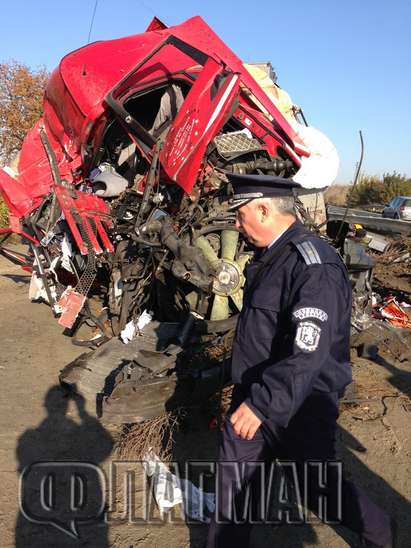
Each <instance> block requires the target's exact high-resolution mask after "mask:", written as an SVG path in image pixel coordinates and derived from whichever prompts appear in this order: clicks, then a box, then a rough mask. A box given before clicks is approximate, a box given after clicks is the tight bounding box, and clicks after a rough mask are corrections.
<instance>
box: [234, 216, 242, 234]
mask: <svg viewBox="0 0 411 548" xmlns="http://www.w3.org/2000/svg"><path fill="white" fill-rule="evenodd" d="M235 227H236V229H237V230H240V231H241V223H240V221H239V220H238V218H236V220H235Z"/></svg>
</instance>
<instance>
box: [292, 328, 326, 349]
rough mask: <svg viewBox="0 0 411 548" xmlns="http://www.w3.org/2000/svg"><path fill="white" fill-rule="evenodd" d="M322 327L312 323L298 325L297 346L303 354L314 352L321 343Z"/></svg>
mask: <svg viewBox="0 0 411 548" xmlns="http://www.w3.org/2000/svg"><path fill="white" fill-rule="evenodd" d="M320 335H321V327H319V326H318V325H316V324H315V323H312V322H305V321H304V322H301V323H299V324H298V328H297V333H296V335H295V344H296V345H297V346H298V348H300V349H301V350H302V351H303V352H314V351H315V350H317V348H318V344H319V342H320Z"/></svg>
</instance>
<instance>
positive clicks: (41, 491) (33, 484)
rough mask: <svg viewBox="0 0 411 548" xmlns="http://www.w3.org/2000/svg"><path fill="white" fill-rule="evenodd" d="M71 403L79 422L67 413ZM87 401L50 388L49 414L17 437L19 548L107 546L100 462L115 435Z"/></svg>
mask: <svg viewBox="0 0 411 548" xmlns="http://www.w3.org/2000/svg"><path fill="white" fill-rule="evenodd" d="M70 402H73V403H74V405H75V406H76V409H77V420H73V419H72V418H70V417H68V416H67V411H68V407H69V403H70ZM84 404H85V402H84V398H82V397H81V396H79V395H78V394H74V393H67V392H65V391H64V390H63V389H62V388H61V387H60V386H57V385H56V386H52V387H51V388H50V389H49V390H48V392H47V394H46V397H45V401H44V406H45V408H46V411H47V417H46V418H45V419H44V420H43V421H42V422H41V423H40V424H39V425H38V426H37V428H34V429H30V430H27V431H26V432H24V433H23V434H22V436H21V437H20V439H19V441H18V445H17V449H16V456H17V461H18V472H19V474H20V498H19V502H20V505H19V508H20V512H19V514H18V516H17V521H16V528H15V546H16V548H27V547H28V546H30V548H48V547H50V548H55V547H59V548H65V547H66V546H67V547H70V548H73V547H74V546H87V547H88V548H105V547H107V548H108V546H109V541H108V526H107V524H106V523H105V522H104V519H103V513H104V509H105V506H104V500H105V482H104V476H103V475H102V472H101V471H100V470H99V469H98V468H97V467H96V465H99V464H100V463H102V462H103V461H104V460H105V459H106V458H107V457H108V456H109V455H110V453H111V450H112V447H113V439H112V437H111V436H110V434H109V433H108V432H107V431H106V430H105V428H104V427H103V426H102V425H101V424H100V422H99V421H98V420H97V419H96V418H94V417H92V416H90V415H89V414H88V413H87V412H86V410H85V407H84Z"/></svg>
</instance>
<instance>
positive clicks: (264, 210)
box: [258, 203, 270, 223]
mask: <svg viewBox="0 0 411 548" xmlns="http://www.w3.org/2000/svg"><path fill="white" fill-rule="evenodd" d="M258 213H259V219H260V221H261V222H262V223H265V222H266V221H267V220H268V218H269V215H270V210H269V208H268V207H267V205H266V204H264V203H262V204H258Z"/></svg>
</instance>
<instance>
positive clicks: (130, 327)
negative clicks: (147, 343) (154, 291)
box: [120, 310, 153, 344]
mask: <svg viewBox="0 0 411 548" xmlns="http://www.w3.org/2000/svg"><path fill="white" fill-rule="evenodd" d="M152 319H153V316H152V315H151V314H150V313H149V312H147V310H144V311H143V312H142V313H141V314H140V316H139V317H138V318H137V321H136V320H130V321H129V322H128V324H127V325H126V326H125V328H124V329H123V330H122V331H121V333H120V337H121V340H122V341H123V343H124V344H128V343H129V342H130V341H132V340H133V339H134V337H135V335H136V332H140V331H142V330H143V329H144V327H145V326H146V325H148V324H149V323H150V322H151V320H152Z"/></svg>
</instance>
